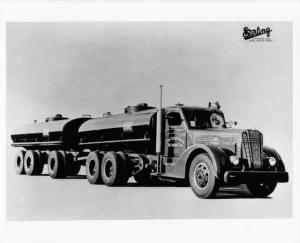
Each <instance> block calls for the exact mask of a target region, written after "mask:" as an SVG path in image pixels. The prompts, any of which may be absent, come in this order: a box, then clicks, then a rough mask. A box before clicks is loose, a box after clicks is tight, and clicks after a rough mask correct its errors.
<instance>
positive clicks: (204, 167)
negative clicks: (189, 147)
mask: <svg viewBox="0 0 300 243" xmlns="http://www.w3.org/2000/svg"><path fill="white" fill-rule="evenodd" d="M189 181H190V185H191V188H192V190H193V192H194V193H195V194H196V196H197V197H200V198H209V197H213V196H214V195H215V194H216V192H217V191H218V189H219V181H218V179H217V178H216V176H215V169H214V167H213V162H212V160H211V158H210V157H209V155H208V154H206V153H203V154H199V155H197V156H196V157H195V158H194V159H193V161H192V163H191V166H190V170H189Z"/></svg>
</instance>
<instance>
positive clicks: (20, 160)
mask: <svg viewBox="0 0 300 243" xmlns="http://www.w3.org/2000/svg"><path fill="white" fill-rule="evenodd" d="M24 156H25V151H22V150H19V151H18V152H17V153H16V156H15V169H16V172H17V174H18V175H24V174H25V168H24Z"/></svg>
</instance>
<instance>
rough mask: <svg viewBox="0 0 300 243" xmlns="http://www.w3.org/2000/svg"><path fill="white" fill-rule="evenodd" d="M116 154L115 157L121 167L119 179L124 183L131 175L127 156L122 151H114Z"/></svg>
mask: <svg viewBox="0 0 300 243" xmlns="http://www.w3.org/2000/svg"><path fill="white" fill-rule="evenodd" d="M116 154H117V158H118V159H119V160H120V161H121V162H120V164H121V167H122V172H121V173H122V179H121V182H120V183H121V184H122V185H123V184H126V183H127V181H128V179H129V177H131V175H132V174H131V169H130V165H129V163H128V157H127V156H126V154H125V153H124V152H122V151H119V152H117V153H116Z"/></svg>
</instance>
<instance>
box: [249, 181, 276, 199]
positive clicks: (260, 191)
mask: <svg viewBox="0 0 300 243" xmlns="http://www.w3.org/2000/svg"><path fill="white" fill-rule="evenodd" d="M246 185H247V188H248V190H249V192H250V193H251V195H252V196H254V197H267V196H269V195H270V194H271V193H272V192H273V191H274V190H275V188H276V185H277V182H276V181H272V180H269V181H267V180H263V181H251V182H248V183H247V184H246Z"/></svg>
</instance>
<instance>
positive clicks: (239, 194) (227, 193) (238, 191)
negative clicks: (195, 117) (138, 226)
mask: <svg viewBox="0 0 300 243" xmlns="http://www.w3.org/2000/svg"><path fill="white" fill-rule="evenodd" d="M41 176H49V174H42V175H41ZM61 179H65V180H68V179H86V176H85V175H74V176H66V177H65V178H61ZM97 186H105V185H97ZM115 187H119V188H122V187H144V188H149V187H163V188H166V187H173V188H174V187H178V188H180V187H182V188H189V187H190V186H189V185H187V184H186V183H178V182H177V183H175V182H161V183H154V184H149V185H141V184H139V183H137V182H135V181H132V180H131V181H129V182H127V183H126V184H125V185H122V186H115ZM258 198H260V197H253V196H252V195H250V193H249V192H248V190H247V188H246V186H245V185H240V186H236V187H220V189H219V191H218V192H217V194H216V196H215V197H213V198H212V199H258ZM260 199H261V198H260ZM263 199H272V197H265V198H263Z"/></svg>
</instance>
